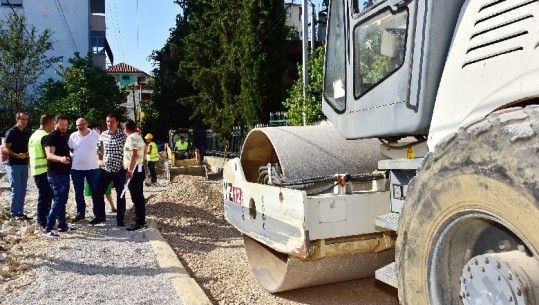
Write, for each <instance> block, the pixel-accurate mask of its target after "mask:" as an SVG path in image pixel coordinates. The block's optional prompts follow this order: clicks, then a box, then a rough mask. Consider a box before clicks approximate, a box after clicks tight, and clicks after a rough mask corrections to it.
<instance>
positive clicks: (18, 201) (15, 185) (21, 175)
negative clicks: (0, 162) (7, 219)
mask: <svg viewBox="0 0 539 305" xmlns="http://www.w3.org/2000/svg"><path fill="white" fill-rule="evenodd" d="M6 172H7V176H8V179H9V182H10V183H11V216H22V215H23V214H24V197H25V196H26V185H27V183H28V165H7V166H6Z"/></svg>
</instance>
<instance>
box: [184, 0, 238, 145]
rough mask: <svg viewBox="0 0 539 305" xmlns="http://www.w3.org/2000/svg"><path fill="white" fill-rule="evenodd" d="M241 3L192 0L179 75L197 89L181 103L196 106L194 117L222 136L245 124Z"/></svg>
mask: <svg viewBox="0 0 539 305" xmlns="http://www.w3.org/2000/svg"><path fill="white" fill-rule="evenodd" d="M241 3H242V1H239V0H236V1H226V0H193V1H191V8H192V13H191V16H190V18H189V24H190V28H191V31H190V33H189V34H188V35H187V36H186V37H185V38H184V39H183V45H184V48H183V49H182V52H183V53H182V55H183V57H182V58H181V61H180V63H179V70H178V73H179V75H180V76H181V77H185V78H186V79H187V80H188V81H189V83H190V84H191V85H192V87H193V88H194V90H195V93H194V94H192V95H190V96H187V97H183V98H180V102H182V103H183V104H185V105H188V106H190V107H191V108H192V109H193V113H192V116H191V117H192V118H197V117H198V118H201V119H202V121H203V122H204V123H205V124H206V125H208V126H210V128H212V129H213V130H214V131H216V132H217V133H219V134H221V135H224V134H227V133H228V132H230V131H231V130H232V127H233V126H236V125H238V124H243V123H244V120H243V116H242V108H241V105H240V102H239V94H240V90H241V78H240V72H239V68H238V66H239V63H240V61H241V48H240V43H239V38H238V34H239V33H240V31H241V28H240V25H241V24H240V22H239V18H238V16H239V14H240V12H241Z"/></svg>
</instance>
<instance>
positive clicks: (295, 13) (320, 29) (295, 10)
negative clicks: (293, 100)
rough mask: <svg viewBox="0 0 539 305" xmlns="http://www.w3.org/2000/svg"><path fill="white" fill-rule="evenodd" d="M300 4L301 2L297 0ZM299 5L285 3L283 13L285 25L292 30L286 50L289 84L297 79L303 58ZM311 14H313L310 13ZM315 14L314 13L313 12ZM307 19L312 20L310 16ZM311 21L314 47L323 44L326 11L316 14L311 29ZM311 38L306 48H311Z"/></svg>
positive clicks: (310, 8)
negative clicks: (299, 65)
mask: <svg viewBox="0 0 539 305" xmlns="http://www.w3.org/2000/svg"><path fill="white" fill-rule="evenodd" d="M298 2H300V3H301V1H299V0H298ZM300 3H295V1H291V2H285V4H284V6H285V12H286V21H285V24H286V25H287V26H289V27H290V28H291V30H292V35H291V39H290V41H289V42H288V50H287V62H288V67H287V74H288V79H289V81H291V82H294V81H296V80H297V79H298V77H299V71H298V69H297V66H298V64H299V63H301V61H302V56H303V42H302V40H303V36H302V33H303V31H302V29H303V21H302V18H303V16H302V12H303V11H302V6H301V4H300ZM309 10H312V7H309ZM310 13H311V14H312V13H313V12H312V11H310ZM314 13H315V14H316V12H314ZM309 18H312V16H310V17H309ZM312 23H313V22H312V20H309V22H308V24H309V27H311V31H310V33H311V37H312V36H313V35H314V36H315V39H316V40H315V42H316V46H318V45H320V44H322V43H324V41H325V38H326V23H327V13H326V11H320V12H318V20H315V22H314V24H315V28H313V27H312ZM311 37H309V42H308V46H309V48H310V47H311V43H310V41H311V39H312V38H311Z"/></svg>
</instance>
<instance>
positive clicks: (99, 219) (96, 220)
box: [90, 218, 106, 226]
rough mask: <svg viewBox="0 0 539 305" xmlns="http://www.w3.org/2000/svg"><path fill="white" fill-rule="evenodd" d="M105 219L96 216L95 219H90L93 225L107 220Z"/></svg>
mask: <svg viewBox="0 0 539 305" xmlns="http://www.w3.org/2000/svg"><path fill="white" fill-rule="evenodd" d="M105 220H106V219H104V218H94V219H92V220H90V224H91V225H92V226H94V225H96V224H98V223H102V222H105Z"/></svg>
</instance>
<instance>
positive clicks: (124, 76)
mask: <svg viewBox="0 0 539 305" xmlns="http://www.w3.org/2000/svg"><path fill="white" fill-rule="evenodd" d="M130 79H131V76H129V75H122V80H130Z"/></svg>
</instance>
